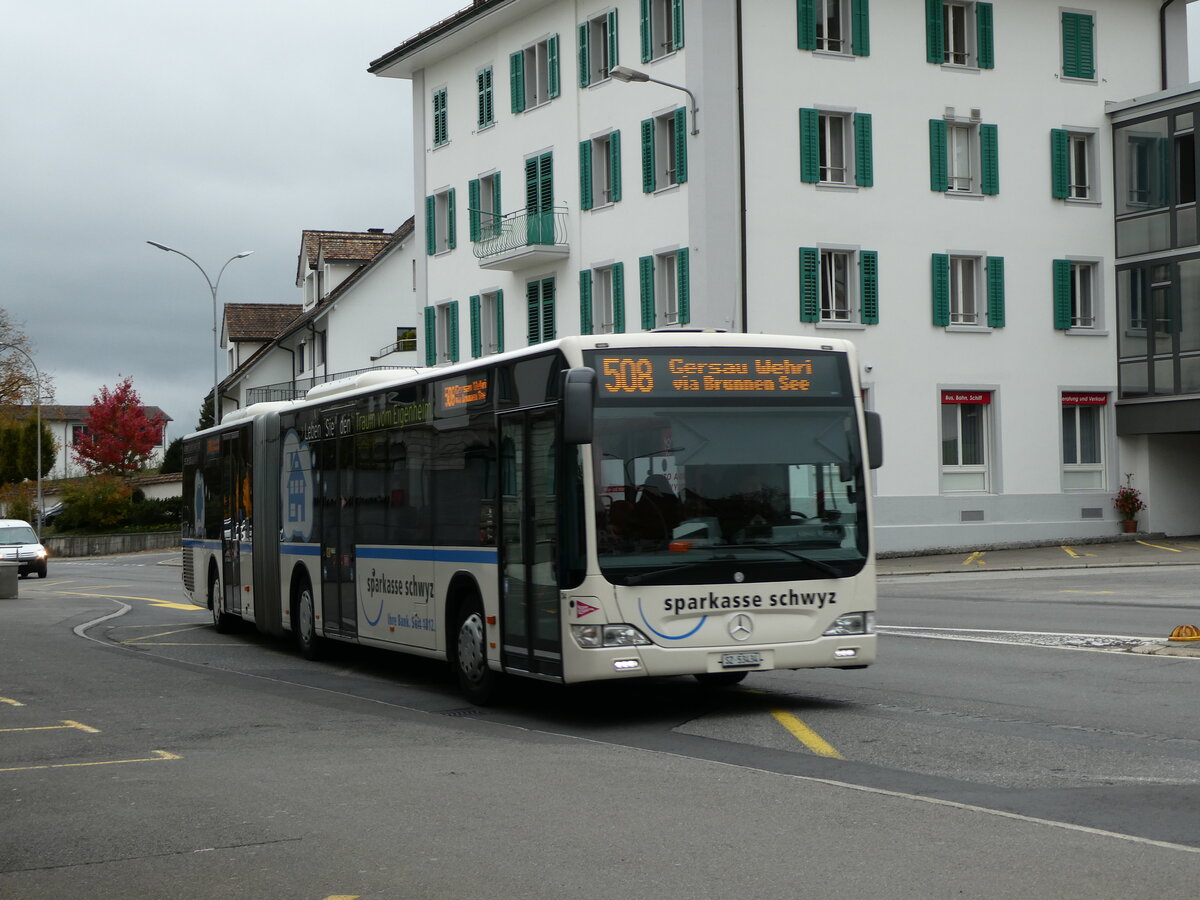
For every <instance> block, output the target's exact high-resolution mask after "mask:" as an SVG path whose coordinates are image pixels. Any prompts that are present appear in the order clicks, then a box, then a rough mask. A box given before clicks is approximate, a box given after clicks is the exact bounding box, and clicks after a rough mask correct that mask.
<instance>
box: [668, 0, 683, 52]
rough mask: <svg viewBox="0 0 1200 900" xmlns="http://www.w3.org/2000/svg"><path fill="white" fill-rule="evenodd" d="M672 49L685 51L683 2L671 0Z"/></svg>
mask: <svg viewBox="0 0 1200 900" xmlns="http://www.w3.org/2000/svg"><path fill="white" fill-rule="evenodd" d="M671 49H672V50H682V49H683V0H671Z"/></svg>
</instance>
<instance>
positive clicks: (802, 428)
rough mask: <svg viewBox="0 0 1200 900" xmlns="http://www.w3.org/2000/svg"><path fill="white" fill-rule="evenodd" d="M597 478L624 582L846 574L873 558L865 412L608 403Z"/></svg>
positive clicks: (599, 418)
mask: <svg viewBox="0 0 1200 900" xmlns="http://www.w3.org/2000/svg"><path fill="white" fill-rule="evenodd" d="M592 448H593V475H594V478H595V491H596V534H597V553H598V557H599V563H600V569H601V571H602V572H603V573H604V575H605V577H606V578H607V579H608V580H609V581H610V582H612V583H614V584H624V585H637V584H699V583H704V582H722V581H727V580H735V581H743V580H744V581H774V580H793V579H817V578H830V577H847V576H850V575H854V574H856V573H857V572H859V571H861V569H862V568H863V565H864V563H865V561H866V557H867V552H868V547H867V541H868V531H869V529H868V527H867V521H866V498H865V493H866V489H867V488H866V483H865V481H864V467H863V458H862V450H861V447H860V444H859V440H858V429H857V420H856V416H855V410H854V407H853V406H852V405H851V404H850V403H849V402H847V401H839V400H833V401H827V402H826V403H821V404H819V405H812V404H808V403H806V404H804V405H803V406H799V407H798V406H796V405H792V404H787V405H784V404H776V405H766V404H763V405H754V406H749V405H747V404H745V403H742V404H740V405H734V404H729V403H720V404H719V405H717V404H712V403H709V404H703V405H691V404H688V405H681V404H671V405H669V406H657V405H646V404H645V402H644V401H641V402H638V401H634V402H630V403H628V404H627V405H621V404H619V402H618V403H612V402H611V401H610V402H609V403H606V404H604V405H602V406H600V407H598V408H597V410H596V437H595V440H594V442H593V445H592Z"/></svg>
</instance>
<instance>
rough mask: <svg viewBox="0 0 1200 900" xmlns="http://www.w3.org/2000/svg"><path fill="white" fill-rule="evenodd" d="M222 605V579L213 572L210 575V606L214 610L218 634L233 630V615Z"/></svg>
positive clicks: (215, 627)
mask: <svg viewBox="0 0 1200 900" xmlns="http://www.w3.org/2000/svg"><path fill="white" fill-rule="evenodd" d="M221 606H222V600H221V579H220V578H218V577H217V573H216V572H212V573H210V574H209V576H208V608H209V609H211V610H212V623H213V630H214V631H215V632H216V633H217V634H228V633H229V632H230V631H232V630H233V616H231V615H229V613H227V612H225V610H223V609H222V608H221Z"/></svg>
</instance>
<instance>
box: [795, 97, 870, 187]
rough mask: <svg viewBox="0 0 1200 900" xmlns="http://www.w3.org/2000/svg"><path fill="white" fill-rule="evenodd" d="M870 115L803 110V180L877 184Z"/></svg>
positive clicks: (801, 112) (867, 185)
mask: <svg viewBox="0 0 1200 900" xmlns="http://www.w3.org/2000/svg"><path fill="white" fill-rule="evenodd" d="M872 155H873V153H872V136H871V116H870V115H869V114H867V113H850V112H837V111H832V110H821V109H802V110H800V180H801V181H803V182H806V183H810V184H816V183H820V184H834V185H851V184H853V185H857V186H859V187H870V186H871V185H872V184H874V163H873V160H872Z"/></svg>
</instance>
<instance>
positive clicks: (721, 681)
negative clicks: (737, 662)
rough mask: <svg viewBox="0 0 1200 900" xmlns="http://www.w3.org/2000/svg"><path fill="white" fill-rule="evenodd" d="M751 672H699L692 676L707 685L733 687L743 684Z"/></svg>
mask: <svg viewBox="0 0 1200 900" xmlns="http://www.w3.org/2000/svg"><path fill="white" fill-rule="evenodd" d="M749 674H750V673H749V672H746V671H741V672H698V673H697V674H695V675H693V676H692V677H693V678H695V679H696V680H697V681H698V682H700V683H701V684H702V685H704V686H705V687H714V688H716V687H733V686H734V685H735V684H741V682H742V680H743V679H744V678H745V677H746V676H747V675H749Z"/></svg>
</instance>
